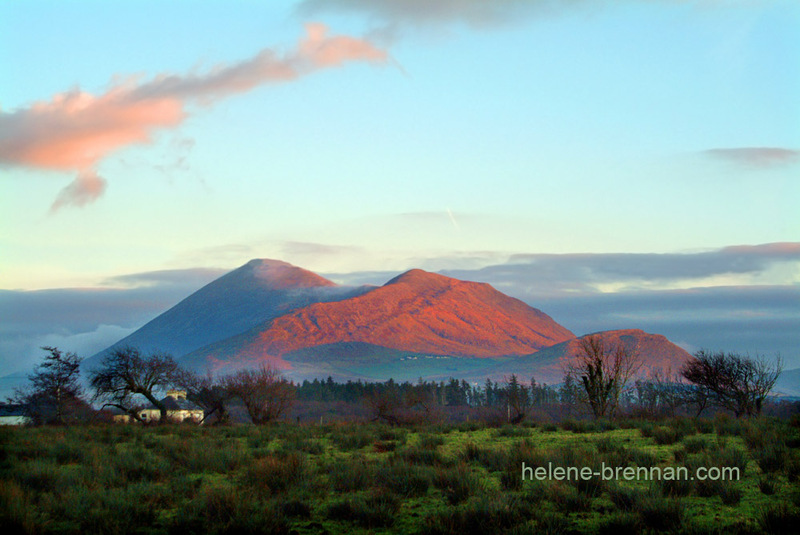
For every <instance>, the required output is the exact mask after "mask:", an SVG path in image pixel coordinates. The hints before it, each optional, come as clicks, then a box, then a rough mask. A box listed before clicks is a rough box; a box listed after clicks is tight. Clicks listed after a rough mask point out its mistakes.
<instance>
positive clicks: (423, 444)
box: [419, 435, 444, 450]
mask: <svg viewBox="0 0 800 535" xmlns="http://www.w3.org/2000/svg"><path fill="white" fill-rule="evenodd" d="M442 444H444V438H443V437H441V436H440V435H420V437H419V447H420V448H422V449H425V450H435V449H436V448H437V447H439V446H441V445H442Z"/></svg>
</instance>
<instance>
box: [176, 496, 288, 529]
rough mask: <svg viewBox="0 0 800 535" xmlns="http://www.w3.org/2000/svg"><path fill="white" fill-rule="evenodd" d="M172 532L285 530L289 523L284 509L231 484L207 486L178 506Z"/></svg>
mask: <svg viewBox="0 0 800 535" xmlns="http://www.w3.org/2000/svg"><path fill="white" fill-rule="evenodd" d="M169 532H170V533H173V534H176V535H177V534H184V533H210V534H223V533H224V534H227V533H230V534H239V533H242V534H245V535H247V534H267V533H274V534H278V535H279V534H285V533H289V523H288V522H287V520H286V516H285V514H284V513H283V511H281V510H279V509H277V508H275V507H274V506H272V505H270V504H268V503H264V502H261V501H259V500H258V499H257V498H256V497H255V496H254V495H253V493H251V492H242V490H241V489H234V488H232V487H229V486H208V487H204V488H202V489H201V491H200V492H199V493H198V495H197V496H196V497H195V498H194V499H193V500H191V501H190V502H189V504H188V505H187V506H185V507H181V508H179V509H178V511H177V513H176V515H175V517H174V518H173V519H172V522H171V524H170V525H169Z"/></svg>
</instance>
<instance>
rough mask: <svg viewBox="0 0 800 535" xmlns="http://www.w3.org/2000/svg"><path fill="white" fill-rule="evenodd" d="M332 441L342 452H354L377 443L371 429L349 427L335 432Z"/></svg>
mask: <svg viewBox="0 0 800 535" xmlns="http://www.w3.org/2000/svg"><path fill="white" fill-rule="evenodd" d="M331 440H332V441H333V443H334V444H336V447H338V448H339V449H340V450H341V451H352V450H359V449H361V448H363V447H364V446H367V445H368V444H372V443H373V442H375V435H374V434H373V432H372V429H371V428H369V427H363V426H361V427H356V426H348V427H347V428H339V429H337V430H336V431H335V432H333V433H332V434H331Z"/></svg>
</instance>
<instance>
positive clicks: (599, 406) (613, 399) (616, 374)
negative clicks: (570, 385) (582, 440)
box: [569, 335, 642, 418]
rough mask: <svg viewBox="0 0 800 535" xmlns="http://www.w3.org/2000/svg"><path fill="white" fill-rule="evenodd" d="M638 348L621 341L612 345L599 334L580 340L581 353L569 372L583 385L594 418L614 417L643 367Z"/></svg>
mask: <svg viewBox="0 0 800 535" xmlns="http://www.w3.org/2000/svg"><path fill="white" fill-rule="evenodd" d="M641 365H642V363H641V359H640V358H639V355H638V354H637V353H636V352H635V351H631V350H628V349H626V348H625V347H624V346H623V345H622V344H620V345H616V346H609V345H607V344H606V342H605V340H604V339H603V338H602V337H601V336H599V335H593V336H587V337H585V338H583V339H581V353H580V354H579V355H578V356H577V359H576V361H575V362H574V363H572V364H571V366H570V369H569V373H570V374H571V375H573V376H575V377H576V378H577V379H578V380H579V381H580V383H581V385H582V386H583V394H584V395H585V401H586V402H587V403H588V405H589V407H590V409H591V410H592V414H593V415H594V417H595V418H602V417H604V416H612V415H613V414H614V412H615V411H616V409H617V407H618V406H619V398H620V394H621V393H622V391H623V390H624V389H625V385H626V384H627V383H628V380H629V379H630V378H631V377H632V376H633V375H634V374H635V373H636V372H637V371H639V368H640V367H641Z"/></svg>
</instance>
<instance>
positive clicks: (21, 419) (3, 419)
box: [0, 416, 29, 425]
mask: <svg viewBox="0 0 800 535" xmlns="http://www.w3.org/2000/svg"><path fill="white" fill-rule="evenodd" d="M28 422H29V420H28V417H27V416H0V425H25V424H27V423H28Z"/></svg>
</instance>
